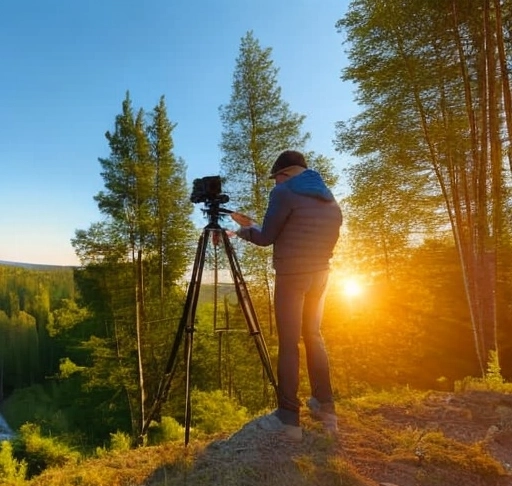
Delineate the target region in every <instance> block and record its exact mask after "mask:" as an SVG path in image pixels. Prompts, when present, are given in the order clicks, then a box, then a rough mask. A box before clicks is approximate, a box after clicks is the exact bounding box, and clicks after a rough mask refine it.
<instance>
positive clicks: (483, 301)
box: [337, 0, 510, 373]
mask: <svg viewBox="0 0 512 486" xmlns="http://www.w3.org/2000/svg"><path fill="white" fill-rule="evenodd" d="M494 6H495V5H494ZM500 7H502V8H507V11H508V10H509V8H510V7H505V4H500ZM497 13H498V12H497V9H496V8H493V6H492V5H491V2H489V1H486V2H484V4H483V5H482V3H481V2H476V1H469V2H467V1H458V0H446V1H443V2H438V1H433V0H432V1H426V2H423V1H417V2H402V1H400V0H396V1H391V2H388V1H386V2H384V1H378V2H373V1H372V2H370V1H368V0H357V1H354V2H352V4H351V10H350V11H349V13H348V14H347V16H346V17H345V18H344V19H342V20H340V21H339V23H338V27H339V29H340V30H341V29H343V30H344V31H345V32H346V33H347V42H348V43H349V45H350V48H349V59H350V61H351V64H350V65H349V67H347V68H346V69H345V71H344V76H343V77H344V79H346V80H351V81H353V82H355V83H356V84H357V85H358V87H359V90H358V101H359V103H360V104H361V106H362V108H363V109H362V111H361V113H360V114H359V115H358V116H356V117H355V118H354V119H353V120H352V121H351V123H350V125H344V124H339V125H338V138H337V141H338V145H337V148H338V150H340V151H344V150H348V151H350V152H352V153H353V154H354V155H356V156H359V157H363V158H364V159H365V160H367V159H375V158H383V159H385V160H387V161H388V163H392V164H394V165H397V166H398V167H399V168H400V169H402V170H404V171H405V173H410V172H411V171H412V172H416V174H417V177H422V176H423V175H424V174H425V171H426V172H427V173H429V174H430V176H431V180H435V182H436V184H435V185H432V186H430V190H432V191H434V192H433V193H437V194H439V195H441V196H442V198H443V201H444V206H445V212H446V215H447V218H448V219H449V222H450V227H451V231H452V234H453V239H454V241H455V245H456V248H457V251H458V256H459V261H460V264H461V269H462V272H463V275H464V282H465V288H466V296H467V301H468V308H469V310H470V315H471V322H472V328H473V335H474V342H475V350H476V354H477V357H478V361H479V363H480V368H481V371H482V373H485V369H486V363H487V361H488V353H489V351H490V350H495V349H496V348H497V347H498V342H497V341H498V339H497V337H498V334H497V327H498V321H502V322H504V319H505V315H506V314H505V308H503V306H499V304H500V300H498V298H497V297H498V296H499V295H500V293H502V292H503V288H501V289H500V286H499V282H500V277H499V274H500V271H501V266H500V265H501V264H500V261H503V256H504V255H505V248H506V246H507V245H508V243H507V242H509V241H510V239H509V234H510V224H509V223H507V222H506V221H505V218H504V217H503V214H504V211H505V210H506V208H507V207H510V198H509V196H508V190H509V187H507V186H509V181H508V179H507V178H506V177H504V159H503V157H502V154H503V153H505V151H504V145H503V144H504V132H503V130H501V129H500V127H501V126H504V121H505V112H504V106H506V102H507V96H506V95H505V92H504V90H503V85H504V84H506V82H505V83H503V80H504V79H505V78H507V79H508V74H507V73H506V70H504V69H503V67H501V71H500V68H498V66H503V64H500V63H498V62H497V60H498V59H499V52H500V45H501V47H503V45H504V44H503V43H504V42H508V44H510V39H509V38H507V36H506V35H505V32H501V31H500V32H498V30H497V28H498V25H499V23H497V22H496V21H495V20H496V19H497V18H498V17H499V16H498V15H497ZM500 18H501V17H500ZM499 34H501V35H499ZM500 39H501V40H500ZM503 39H508V41H505V40H503ZM505 45H506V44H505ZM504 77H505V78H504ZM498 79H501V80H502V82H501V83H499V82H497V80H498ZM440 229H441V230H442V228H440ZM501 281H503V278H501ZM503 283H504V284H505V285H507V283H505V282H504V281H503ZM509 284H510V282H508V285H509Z"/></svg>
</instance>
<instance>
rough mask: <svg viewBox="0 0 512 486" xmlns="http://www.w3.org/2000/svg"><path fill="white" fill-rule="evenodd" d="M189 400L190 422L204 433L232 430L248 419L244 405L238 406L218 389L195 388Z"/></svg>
mask: <svg viewBox="0 0 512 486" xmlns="http://www.w3.org/2000/svg"><path fill="white" fill-rule="evenodd" d="M191 400H192V410H193V413H192V424H193V426H194V428H195V429H197V431H201V432H203V433H205V434H213V433H218V432H226V433H229V432H234V431H235V430H237V429H239V428H240V427H241V426H242V425H243V424H245V423H247V422H248V421H249V419H250V416H249V414H248V412H247V409H246V408H245V407H240V406H239V405H238V404H237V403H236V402H235V401H234V400H232V399H230V398H229V397H227V396H226V395H224V394H223V393H222V392H221V391H220V390H215V391H213V392H202V391H199V390H197V389H195V390H193V391H192V394H191Z"/></svg>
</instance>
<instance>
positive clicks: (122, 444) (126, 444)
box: [110, 431, 132, 452]
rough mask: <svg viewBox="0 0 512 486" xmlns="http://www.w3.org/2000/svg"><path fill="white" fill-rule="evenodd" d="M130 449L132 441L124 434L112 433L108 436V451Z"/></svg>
mask: <svg viewBox="0 0 512 486" xmlns="http://www.w3.org/2000/svg"><path fill="white" fill-rule="evenodd" d="M131 447H132V439H131V437H130V435H129V434H127V433H125V432H120V431H117V432H114V433H113V434H110V450H111V451H115V452H123V451H129V450H130V449H131Z"/></svg>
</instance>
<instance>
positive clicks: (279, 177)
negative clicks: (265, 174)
mask: <svg viewBox="0 0 512 486" xmlns="http://www.w3.org/2000/svg"><path fill="white" fill-rule="evenodd" d="M289 177H290V175H289V174H287V173H286V172H281V173H280V174H277V175H276V176H275V178H274V179H275V181H276V184H281V183H283V182H284V181H286V180H287V179H288V178H289Z"/></svg>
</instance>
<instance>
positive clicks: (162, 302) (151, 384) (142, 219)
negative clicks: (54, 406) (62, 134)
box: [73, 94, 192, 434]
mask: <svg viewBox="0 0 512 486" xmlns="http://www.w3.org/2000/svg"><path fill="white" fill-rule="evenodd" d="M173 128H174V127H173V125H172V124H171V123H170V122H169V120H168V118H167V112H166V106H165V102H164V98H163V97H162V98H161V99H160V102H159V104H158V105H157V106H156V108H155V109H154V111H153V112H152V113H151V116H150V120H149V122H148V121H147V119H146V115H145V113H144V111H143V110H139V112H138V113H137V115H136V116H135V115H134V112H133V108H132V103H131V99H130V97H129V94H127V95H126V98H125V100H124V101H123V105H122V113H121V114H120V115H118V116H117V117H116V121H115V128H114V131H112V132H110V131H109V132H107V133H106V138H107V140H108V142H109V146H110V156H109V157H108V158H105V159H100V163H101V165H102V168H103V172H102V176H103V179H104V181H105V189H104V190H103V191H100V192H99V193H98V194H97V195H96V196H95V200H96V201H97V202H98V207H99V209H100V211H101V212H102V213H103V214H104V215H105V217H106V219H105V220H104V221H103V222H101V223H97V224H93V225H92V226H91V228H90V229H89V230H88V231H83V230H80V231H77V232H76V238H75V239H74V240H73V245H74V247H75V249H76V251H77V254H78V255H79V256H80V258H81V261H82V263H83V265H84V269H83V275H82V278H81V279H79V282H81V283H82V285H86V286H88V287H89V289H88V291H87V292H86V291H85V289H84V295H85V296H88V297H89V298H90V297H91V291H90V287H91V281H94V280H97V283H96V284H95V288H96V291H98V292H100V293H101V298H100V300H103V303H101V304H100V303H97V304H96V309H97V310H98V312H101V315H102V317H103V318H104V319H107V321H108V322H110V324H108V326H107V329H106V330H105V334H106V336H107V337H108V339H107V340H105V341H103V346H104V347H105V352H104V353H102V352H97V351H96V352H95V354H94V359H95V362H96V366H95V368H96V369H97V371H98V373H103V375H104V376H109V377H110V378H108V379H107V380H100V381H98V380H97V378H92V381H94V382H96V383H98V382H101V383H103V384H105V385H106V386H111V385H112V383H113V382H114V381H115V380H114V381H113V380H112V377H113V376H116V377H117V378H118V382H119V383H120V384H122V386H123V387H124V390H125V392H126V396H127V397H128V404H129V408H130V411H131V416H132V428H133V433H134V434H138V433H139V432H140V430H141V427H142V424H143V423H144V420H145V407H146V405H147V402H148V401H151V400H152V393H154V390H155V389H156V387H157V382H158V379H159V376H157V374H158V367H157V366H155V365H154V363H155V361H159V359H160V358H162V354H163V353H164V352H165V350H164V349H163V346H162V344H163V343H164V342H165V341H164V342H162V338H163V333H164V332H165V330H168V324H169V322H172V321H173V320H174V319H175V317H176V316H175V315H174V313H175V312H176V311H177V310H178V305H177V303H178V302H179V300H178V299H176V292H177V286H176V283H177V280H178V279H179V278H180V277H182V275H183V274H184V272H185V269H186V266H187V263H188V261H189V257H188V254H189V243H190V238H191V234H192V223H191V222H190V214H191V211H192V207H191V204H190V201H188V198H187V197H186V181H185V168H184V163H183V161H182V160H180V159H177V158H176V157H175V156H174V154H173V151H172V150H173V141H172V130H173ZM91 279H92V280H91ZM98 304H99V305H98ZM93 341H94V345H95V346H97V345H98V342H97V340H93ZM93 341H90V343H93ZM157 343H158V346H157V345H156V344H157ZM109 349H110V351H109ZM112 354H113V355H115V356H116V358H117V363H118V364H117V367H116V368H113V367H112V366H111V363H106V362H105V359H104V358H105V357H106V356H111V355H112ZM104 364H107V365H108V366H107V367H106V368H104V369H103V370H102V366H103V365H104ZM105 371H106V373H105ZM92 372H93V374H94V370H92ZM91 376H92V375H91ZM135 377H136V379H134V378H135ZM134 383H136V384H137V385H138V386H136V387H135V386H134Z"/></svg>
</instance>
